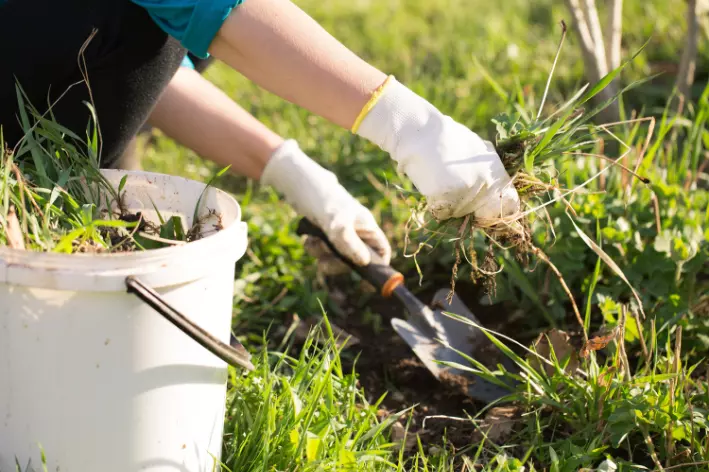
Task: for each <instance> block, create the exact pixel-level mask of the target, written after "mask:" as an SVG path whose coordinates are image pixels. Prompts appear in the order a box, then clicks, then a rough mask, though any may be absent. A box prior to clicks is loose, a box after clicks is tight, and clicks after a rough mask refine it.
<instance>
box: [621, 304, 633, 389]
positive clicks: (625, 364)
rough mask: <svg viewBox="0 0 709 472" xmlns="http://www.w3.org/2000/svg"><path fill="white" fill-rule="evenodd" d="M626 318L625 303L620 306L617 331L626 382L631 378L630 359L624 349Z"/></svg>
mask: <svg viewBox="0 0 709 472" xmlns="http://www.w3.org/2000/svg"><path fill="white" fill-rule="evenodd" d="M627 319H628V308H627V307H626V306H625V305H621V306H620V322H619V331H620V334H619V336H618V338H619V339H618V348H619V351H620V358H621V361H622V362H623V371H624V374H623V375H624V376H625V380H626V382H630V380H631V374H630V361H629V360H628V353H627V352H626V350H625V323H626V321H627Z"/></svg>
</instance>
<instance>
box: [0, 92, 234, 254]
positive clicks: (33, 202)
mask: <svg viewBox="0 0 709 472" xmlns="http://www.w3.org/2000/svg"><path fill="white" fill-rule="evenodd" d="M17 97H18V101H19V105H20V106H19V110H20V117H21V121H22V126H23V129H24V131H25V135H24V137H23V139H22V140H21V141H20V142H19V143H18V144H17V145H16V146H15V148H14V149H9V148H8V147H7V146H5V141H4V139H3V137H2V133H1V131H0V142H2V143H3V146H2V152H0V245H6V246H9V247H10V248H13V249H27V250H35V251H52V252H60V253H101V252H125V251H136V250H146V249H155V248H160V247H167V246H170V245H175V244H184V243H187V242H190V241H194V240H196V239H199V238H200V237H201V236H202V226H203V224H204V222H205V221H206V219H207V218H210V217H215V216H216V218H217V220H218V221H219V220H220V218H219V215H215V214H214V211H213V210H210V211H208V213H207V214H206V215H205V216H201V217H198V216H199V215H198V212H197V209H198V208H199V206H200V202H197V209H196V210H195V215H194V217H195V218H194V224H193V225H192V227H191V228H187V229H186V228H185V225H184V222H183V220H182V218H181V217H180V216H178V215H173V216H172V217H170V218H168V219H163V216H162V215H161V214H160V212H159V211H158V210H157V208H155V210H156V213H157V216H158V218H159V220H160V222H159V224H158V223H157V222H151V221H149V220H147V219H146V218H145V217H144V215H143V214H141V212H133V211H130V210H129V209H127V208H126V206H125V204H124V197H125V191H124V190H123V189H124V187H125V185H126V183H127V178H128V176H127V175H126V176H124V177H123V179H122V180H121V181H120V183H119V185H118V188H114V186H113V185H112V184H111V183H110V182H109V181H108V179H107V178H106V177H105V176H104V175H103V174H102V172H101V170H100V165H99V158H98V155H99V143H100V133H99V132H98V126H91V123H89V127H88V129H87V137H88V139H87V140H86V141H84V140H82V139H80V138H79V136H77V135H76V134H75V133H73V132H72V131H70V130H68V129H66V128H64V127H63V126H61V125H60V124H59V123H57V122H56V121H54V120H53V119H51V115H50V116H49V117H48V116H46V115H43V114H40V113H39V112H38V111H37V110H36V109H35V108H34V107H33V106H31V105H28V106H27V107H25V102H26V97H24V94H23V92H22V90H21V88H20V87H19V86H18V87H17ZM89 107H90V109H91V111H92V112H93V107H91V106H90V105H89ZM50 111H51V110H50ZM30 118H32V121H33V122H31V121H30ZM93 118H94V123H96V122H97V120H96V116H95V114H94V115H93ZM225 171H226V169H223V170H222V171H221V172H220V173H219V174H218V175H217V176H219V175H221V174H222V173H223V172H225ZM215 178H216V177H215ZM210 184H211V182H210V183H208V184H207V187H205V189H204V191H205V192H206V190H207V188H208V187H209V185H210ZM203 195H204V193H203ZM200 200H201V198H200ZM217 226H220V223H218V224H217ZM216 229H221V228H216Z"/></svg>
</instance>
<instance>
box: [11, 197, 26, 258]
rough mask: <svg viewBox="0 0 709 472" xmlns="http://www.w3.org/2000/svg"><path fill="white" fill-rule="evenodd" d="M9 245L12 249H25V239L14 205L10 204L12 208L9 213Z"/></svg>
mask: <svg viewBox="0 0 709 472" xmlns="http://www.w3.org/2000/svg"><path fill="white" fill-rule="evenodd" d="M7 245H8V246H10V248H11V249H25V241H24V238H23V237H22V229H21V228H20V222H19V221H18V220H17V213H15V206H14V205H10V210H9V211H8V213H7Z"/></svg>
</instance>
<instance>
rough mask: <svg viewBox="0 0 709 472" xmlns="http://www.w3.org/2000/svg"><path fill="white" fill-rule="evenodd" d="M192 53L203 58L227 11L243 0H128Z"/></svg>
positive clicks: (227, 13) (206, 54)
mask: <svg viewBox="0 0 709 472" xmlns="http://www.w3.org/2000/svg"><path fill="white" fill-rule="evenodd" d="M131 1H132V2H133V3H135V4H137V5H140V6H141V7H143V8H145V9H146V10H147V11H148V13H149V14H150V17H151V18H152V19H153V21H155V23H157V25H158V26H159V27H160V28H162V30H163V31H165V32H166V33H167V34H169V35H170V36H172V37H174V38H176V39H177V40H178V41H180V44H182V46H184V47H185V48H186V49H187V50H188V51H190V52H191V53H192V54H194V55H195V56H197V57H199V58H202V59H206V58H207V57H209V53H208V52H207V49H209V45H210V44H211V43H212V40H213V39H214V37H215V36H216V34H217V32H218V31H219V28H221V26H222V24H223V23H224V20H226V18H227V17H228V16H229V14H230V13H231V11H232V10H233V9H234V8H235V7H236V6H238V5H240V4H241V3H243V2H244V0H131Z"/></svg>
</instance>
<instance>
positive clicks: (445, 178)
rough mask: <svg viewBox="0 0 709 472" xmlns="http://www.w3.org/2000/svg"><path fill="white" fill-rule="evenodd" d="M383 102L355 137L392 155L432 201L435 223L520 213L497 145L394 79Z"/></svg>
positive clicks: (382, 94) (385, 88) (381, 97)
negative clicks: (459, 218) (470, 215)
mask: <svg viewBox="0 0 709 472" xmlns="http://www.w3.org/2000/svg"><path fill="white" fill-rule="evenodd" d="M377 96H378V99H377V98H374V100H376V101H374V105H373V107H372V108H371V109H370V110H369V112H367V114H366V115H364V118H363V119H361V122H360V123H359V126H358V123H357V122H356V123H355V125H354V127H353V129H352V131H353V132H355V133H356V134H357V135H359V136H361V137H363V138H365V139H367V140H369V141H371V142H373V143H375V144H377V145H378V146H379V147H380V148H382V149H383V150H384V151H387V152H388V153H389V155H390V156H391V157H392V159H393V160H394V161H396V162H397V163H398V168H399V171H400V172H403V173H404V174H406V175H407V176H408V177H409V178H410V179H411V181H412V182H413V184H414V185H415V186H416V188H417V189H418V190H419V191H420V192H421V193H422V194H423V195H424V196H425V197H426V199H427V201H428V205H429V210H430V211H431V214H432V215H433V217H434V218H436V219H437V220H439V221H442V220H446V219H449V218H457V217H463V216H467V215H468V214H471V213H472V214H473V215H474V216H475V217H476V218H480V219H487V218H499V217H502V216H509V215H512V214H514V213H515V212H517V211H518V210H519V207H520V202H519V196H518V194H517V191H516V190H515V189H514V187H513V186H512V184H511V178H510V176H509V174H508V173H507V171H506V170H505V168H504V167H503V165H502V161H501V160H500V158H499V156H498V155H497V153H496V152H495V148H494V146H493V145H492V143H490V142H488V141H483V140H482V139H481V138H480V136H478V135H477V134H475V133H474V132H472V131H471V130H469V129H468V128H466V127H465V126H463V125H461V124H460V123H457V122H456V121H454V120H453V119H452V118H451V117H449V116H446V115H444V114H443V113H441V112H440V111H439V110H438V109H436V107H434V106H433V105H432V104H430V103H429V102H428V101H426V100H425V99H423V98H422V97H420V96H419V95H417V94H416V93H414V92H413V91H411V90H409V89H408V88H407V87H405V86H404V85H402V84H401V83H399V82H398V81H397V80H396V79H395V78H394V77H389V79H388V82H387V83H385V85H384V86H383V88H382V89H381V91H380V92H377V93H375V95H374V97H377ZM371 103H372V101H370V105H371ZM366 108H367V107H365V109H366Z"/></svg>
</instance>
